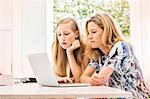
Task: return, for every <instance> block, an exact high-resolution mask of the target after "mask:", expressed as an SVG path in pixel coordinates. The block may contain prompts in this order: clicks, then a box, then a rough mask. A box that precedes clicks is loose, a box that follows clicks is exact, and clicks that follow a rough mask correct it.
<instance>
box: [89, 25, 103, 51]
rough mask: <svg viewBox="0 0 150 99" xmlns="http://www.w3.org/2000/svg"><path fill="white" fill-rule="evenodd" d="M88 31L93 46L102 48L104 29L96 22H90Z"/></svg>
mask: <svg viewBox="0 0 150 99" xmlns="http://www.w3.org/2000/svg"><path fill="white" fill-rule="evenodd" d="M87 31H88V41H89V42H90V44H91V46H92V48H100V46H101V45H102V40H101V37H102V33H103V30H102V28H100V27H99V26H98V25H97V24H95V23H94V22H89V23H88V25H87Z"/></svg>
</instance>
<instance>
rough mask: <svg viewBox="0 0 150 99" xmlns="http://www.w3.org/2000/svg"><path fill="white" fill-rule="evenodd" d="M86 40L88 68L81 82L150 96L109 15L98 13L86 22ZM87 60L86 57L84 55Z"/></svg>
mask: <svg viewBox="0 0 150 99" xmlns="http://www.w3.org/2000/svg"><path fill="white" fill-rule="evenodd" d="M86 31H87V40H88V44H87V46H86V49H85V56H87V57H85V58H88V59H89V63H88V62H87V61H85V65H87V64H88V66H87V68H86V69H85V71H84V72H83V74H82V76H81V82H86V83H87V82H88V83H91V84H92V85H95V86H100V85H108V86H110V87H114V88H119V89H122V90H125V91H130V92H132V93H133V95H134V96H135V98H136V99H149V98H150V95H149V92H148V90H147V88H146V86H145V83H144V79H143V76H142V71H141V69H140V66H139V63H138V61H137V59H136V57H135V55H134V53H133V50H132V49H131V47H130V46H129V44H128V43H127V42H125V41H124V40H123V39H122V37H121V35H120V31H119V30H118V28H117V27H116V24H115V22H114V20H113V19H112V17H111V16H109V15H108V14H106V13H99V14H96V15H95V16H92V17H91V18H90V19H89V20H88V21H87V22H86ZM84 60H87V59H84Z"/></svg>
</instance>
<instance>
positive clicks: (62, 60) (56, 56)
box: [52, 18, 84, 77]
mask: <svg viewBox="0 0 150 99" xmlns="http://www.w3.org/2000/svg"><path fill="white" fill-rule="evenodd" d="M66 23H71V27H72V30H73V32H74V33H78V38H79V41H80V48H77V49H75V50H74V51H73V54H74V57H75V59H76V62H77V63H78V64H79V66H81V60H82V57H83V50H84V44H83V42H82V40H81V37H80V31H79V28H78V25H77V23H76V21H75V20H74V19H72V18H65V19H62V20H60V21H59V22H58V24H57V27H58V26H59V25H60V24H66ZM57 27H56V28H57ZM77 31H78V32H77ZM52 48H53V63H54V69H55V73H56V74H57V75H59V76H61V77H63V76H66V75H67V74H66V66H67V62H68V59H67V55H66V50H65V49H63V48H62V47H61V45H60V44H59V42H58V37H57V35H56V34H55V39H54V42H53V45H52ZM81 68H82V67H81Z"/></svg>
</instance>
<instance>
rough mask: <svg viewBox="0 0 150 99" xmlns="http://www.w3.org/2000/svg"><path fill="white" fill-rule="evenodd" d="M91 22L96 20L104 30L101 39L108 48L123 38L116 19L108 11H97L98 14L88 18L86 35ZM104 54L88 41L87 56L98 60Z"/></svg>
mask: <svg viewBox="0 0 150 99" xmlns="http://www.w3.org/2000/svg"><path fill="white" fill-rule="evenodd" d="M90 22H94V23H95V24H97V25H98V26H99V27H100V28H101V29H102V30H103V33H102V37H101V41H102V44H103V45H104V46H105V47H106V48H107V49H109V50H110V49H111V48H112V46H113V45H114V44H115V43H116V42H118V41H120V40H122V35H121V32H120V30H119V28H118V27H117V25H116V23H115V21H114V19H113V18H112V17H111V16H110V15H108V14H106V13H97V14H96V15H94V16H92V17H91V18H90V19H89V20H87V22H86V36H88V24H89V23H90ZM102 54H103V53H102V51H100V49H92V47H91V45H90V44H89V43H88V40H87V46H86V48H85V57H86V58H88V59H93V60H96V61H97V60H98V58H99V57H100V56H101V55H102ZM85 60H87V59H85V58H84V61H85ZM86 63H87V62H86ZM86 65H87V64H86Z"/></svg>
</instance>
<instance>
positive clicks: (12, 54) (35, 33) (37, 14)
mask: <svg viewBox="0 0 150 99" xmlns="http://www.w3.org/2000/svg"><path fill="white" fill-rule="evenodd" d="M52 3H53V1H52V0H0V72H2V73H4V74H10V73H11V65H12V66H13V69H12V70H13V74H14V76H15V77H27V76H28V77H29V76H33V72H32V70H31V66H30V64H29V61H28V59H27V56H26V55H27V54H31V53H36V52H43V51H46V52H48V54H49V56H51V55H50V54H51V44H52V39H53V28H52V27H53V21H52V19H53V13H51V12H53V7H52ZM50 58H51V57H50Z"/></svg>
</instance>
